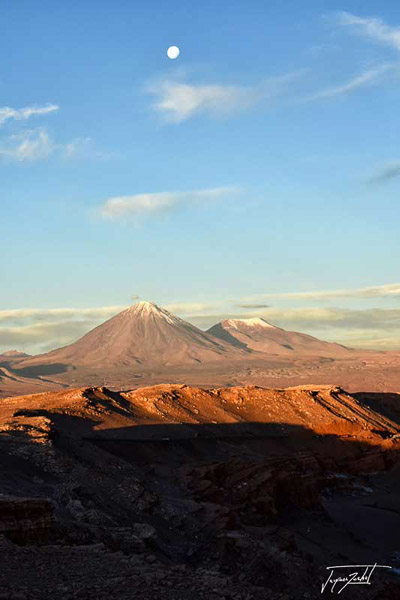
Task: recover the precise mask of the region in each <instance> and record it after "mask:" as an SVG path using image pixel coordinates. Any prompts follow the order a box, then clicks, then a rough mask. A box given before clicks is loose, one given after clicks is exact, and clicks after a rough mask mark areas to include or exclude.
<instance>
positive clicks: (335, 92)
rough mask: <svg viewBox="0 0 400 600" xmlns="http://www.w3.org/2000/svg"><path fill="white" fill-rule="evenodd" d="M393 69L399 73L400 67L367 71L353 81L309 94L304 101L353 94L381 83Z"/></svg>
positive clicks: (392, 66) (388, 65) (394, 66)
mask: <svg viewBox="0 0 400 600" xmlns="http://www.w3.org/2000/svg"><path fill="white" fill-rule="evenodd" d="M394 69H397V70H398V71H399V72H400V65H394V64H384V65H380V66H379V67H376V68H374V69H368V70H367V71H364V73H361V74H360V75H357V76H356V77H353V79H350V80H349V81H347V82H345V83H342V84H340V85H337V86H333V87H329V88H327V89H325V90H321V91H319V92H315V93H314V94H311V95H310V96H308V97H307V98H305V100H310V101H311V100H319V99H321V98H334V97H335V96H343V95H345V94H349V93H350V92H354V91H355V90H357V89H359V88H361V87H365V86H368V85H375V84H377V83H379V82H380V81H381V79H382V77H383V75H385V74H386V73H387V72H388V71H393V70H394Z"/></svg>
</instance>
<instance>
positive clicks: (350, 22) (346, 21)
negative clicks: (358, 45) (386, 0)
mask: <svg viewBox="0 0 400 600" xmlns="http://www.w3.org/2000/svg"><path fill="white" fill-rule="evenodd" d="M338 21H339V23H340V24H341V25H344V26H348V27H350V28H352V30H354V32H355V33H358V34H361V35H363V36H366V37H369V38H370V39H372V40H375V41H377V42H380V43H381V44H385V45H387V46H391V47H392V48H395V49H396V50H400V27H392V26H390V25H387V24H386V23H385V22H384V21H383V20H382V19H379V18H377V17H359V16H357V15H353V14H351V13H348V12H340V13H339V14H338Z"/></svg>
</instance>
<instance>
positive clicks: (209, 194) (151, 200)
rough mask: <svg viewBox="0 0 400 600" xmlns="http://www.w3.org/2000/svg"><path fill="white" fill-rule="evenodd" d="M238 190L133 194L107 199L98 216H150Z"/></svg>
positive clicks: (231, 188) (220, 188)
mask: <svg viewBox="0 0 400 600" xmlns="http://www.w3.org/2000/svg"><path fill="white" fill-rule="evenodd" d="M237 191H238V189H237V188H235V187H217V188H211V189H206V190H192V191H188V192H158V193H153V194H135V195H133V196H116V197H113V198H108V200H106V201H105V202H104V204H103V205H102V206H101V207H100V214H101V216H103V217H104V218H106V219H121V218H123V217H127V216H139V215H151V214H156V213H160V212H164V211H166V210H170V209H172V208H174V207H177V206H178V205H182V204H194V203H197V202H205V201H210V200H211V201H212V200H219V199H221V198H223V197H226V196H229V195H231V194H233V193H235V192H237Z"/></svg>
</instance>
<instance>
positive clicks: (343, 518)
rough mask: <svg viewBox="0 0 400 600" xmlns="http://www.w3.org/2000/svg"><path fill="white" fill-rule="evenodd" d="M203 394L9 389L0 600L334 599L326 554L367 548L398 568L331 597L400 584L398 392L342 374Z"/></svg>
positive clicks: (335, 557)
mask: <svg viewBox="0 0 400 600" xmlns="http://www.w3.org/2000/svg"><path fill="white" fill-rule="evenodd" d="M267 392H268V393H267ZM196 393H197V392H196V391H193V390H190V389H187V388H182V387H180V386H176V387H175V388H171V386H163V387H162V389H161V390H157V389H155V388H152V389H151V390H149V389H147V390H144V391H141V392H139V393H137V394H135V395H134V396H133V397H132V398H131V401H130V396H129V394H125V395H124V396H123V395H120V394H117V393H110V392H108V391H107V390H104V389H103V390H84V391H82V390H77V391H75V392H73V393H72V392H68V393H67V394H66V396H65V397H63V395H62V394H60V395H58V396H57V397H51V398H49V399H48V400H47V399H46V398H44V399H43V397H40V398H39V399H35V397H31V398H25V400H21V401H20V403H19V405H18V406H17V407H16V406H15V402H16V401H15V400H14V399H11V401H7V400H6V401H4V402H5V404H4V406H3V418H2V420H1V419H0V493H1V495H0V560H1V569H0V599H2V598H7V599H14V600H17V599H20V600H22V599H24V598H25V599H29V600H31V599H32V600H47V599H50V598H51V599H53V598H56V599H58V598H60V599H62V600H64V599H65V600H67V599H71V600H72V599H75V598H76V599H79V598H81V599H93V600H95V599H96V600H97V599H100V600H102V599H104V600H105V599H109V598H115V599H119V598H121V599H122V600H124V599H133V598H135V599H137V598H141V599H144V600H150V599H152V600H153V599H156V600H158V599H160V600H186V599H190V600H192V599H193V600H195V599H197V598H201V599H202V598H204V599H207V600H208V599H211V600H221V599H226V600H228V599H229V600H230V599H232V600H261V599H262V600H264V599H271V600H302V599H304V600H307V599H311V600H312V599H314V598H321V597H323V596H324V595H328V596H330V597H332V594H331V592H330V591H329V590H327V591H326V592H324V594H323V595H322V596H321V586H322V583H323V582H324V581H325V580H326V569H327V567H328V566H329V565H341V564H374V563H375V562H377V563H378V564H386V565H390V566H392V567H393V569H392V570H391V572H388V571H385V572H383V571H377V572H376V573H375V574H374V576H373V579H372V581H371V585H370V586H354V585H353V586H351V587H350V586H349V587H348V588H346V589H345V590H344V591H343V593H341V594H340V597H341V598H345V597H347V598H356V599H358V598H360V599H361V598H363V599H367V600H379V599H381V600H385V599H386V598H387V599H389V598H390V599H391V600H392V599H393V600H396V598H399V597H400V587H399V580H398V579H397V575H396V573H397V571H396V569H399V568H400V542H399V536H398V532H399V531H400V513H399V510H398V506H399V504H400V477H399V472H400V466H399V459H398V457H399V454H398V452H399V446H398V445H399V433H398V432H399V427H398V425H397V421H396V418H395V416H394V417H393V416H392V415H391V414H389V413H390V410H389V409H390V408H391V406H388V407H386V408H387V410H386V412H385V411H384V412H385V414H381V413H379V412H378V411H377V409H376V407H375V408H374V409H372V408H371V406H370V405H369V404H363V402H362V399H358V400H357V401H356V400H355V399H354V398H352V397H350V396H348V395H346V394H345V393H344V392H342V391H341V390H338V389H337V388H332V389H331V390H327V389H324V390H316V389H313V390H310V389H306V390H288V391H287V392H286V391H285V390H279V391H276V392H274V391H273V390H269V391H265V390H260V389H258V388H255V389H252V388H247V389H245V390H241V389H233V390H218V391H215V392H212V393H210V392H206V391H199V392H198V397H197V396H196ZM50 396H51V395H50ZM196 398H197V400H196ZM196 402H197V404H196ZM259 406H262V411H261V410H260V411H259V415H260V419H261V417H262V419H263V422H260V421H259V422H256V421H255V416H256V414H257V413H256V411H257V410H258V407H259ZM312 409H313V410H314V415H315V421H314V423H313V421H312V415H313V413H312ZM202 410H203V411H208V413H207V414H208V420H207V421H201V418H205V417H204V416H203V417H202V415H201V411H202ZM214 410H215V411H216V412H218V411H219V412H218V415H217V416H218V418H219V419H220V421H221V420H222V419H225V422H223V423H221V422H214V421H216V419H211V418H210V415H211V414H212V411H214ZM140 411H141V412H140ZM196 411H197V413H196ZM285 411H286V412H285ZM0 413H1V407H0ZM172 414H173V415H174V417H173V418H172V417H171V415H172ZM205 414H206V413H204V415H205ZM246 414H247V415H248V418H247V421H246V419H245V415H246ZM268 414H270V415H272V416H270V421H269V422H268ZM149 415H155V416H154V417H153V419H154V420H156V421H157V419H158V421H157V423H153V424H152V423H151V422H150V417H149ZM185 415H186V417H185ZM193 415H197V419H198V420H197V421H195V417H194V416H193ZM0 416H1V414H0ZM279 416H281V420H280V421H278V418H279ZM179 419H180V422H178V421H179ZM185 419H186V421H185ZM229 419H230V422H229ZM285 419H286V421H285ZM296 419H297V422H296ZM306 419H308V424H309V426H308V427H306V426H305V425H304V423H303V420H304V421H305V420H306ZM121 420H122V421H121ZM168 421H169V422H168ZM184 421H185V422H184ZM129 423H131V428H129V427H128V424H129ZM122 424H123V425H124V426H123V427H122ZM116 425H118V427H116Z"/></svg>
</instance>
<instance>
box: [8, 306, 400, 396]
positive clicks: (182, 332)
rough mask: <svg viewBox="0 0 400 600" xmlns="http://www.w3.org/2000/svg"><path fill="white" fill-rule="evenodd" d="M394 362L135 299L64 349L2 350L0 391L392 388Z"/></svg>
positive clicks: (261, 324)
mask: <svg viewBox="0 0 400 600" xmlns="http://www.w3.org/2000/svg"><path fill="white" fill-rule="evenodd" d="M399 363H400V355H399V354H398V353H384V352H380V353H379V352H375V353H373V352H367V351H358V350H354V349H351V348H347V347H345V346H341V345H340V344H336V343H332V342H326V341H322V340H319V339H317V338H315V337H312V336H310V335H306V334H304V333H299V332H295V331H286V330H285V329H282V328H281V327H276V326H275V325H273V324H271V323H268V322H267V321H266V320H264V319H262V318H260V317H253V318H247V319H246V318H245V319H226V320H223V321H221V322H220V323H217V324H216V325H214V326H212V327H211V328H210V329H208V330H207V331H202V330H201V329H199V328H197V327H196V326H194V325H193V324H191V323H189V322H187V321H185V320H183V319H181V318H179V317H177V316H175V315H173V314H172V313H170V312H169V311H167V310H165V309H164V308H161V307H159V306H157V305H156V304H154V303H153V302H138V303H136V304H134V305H133V306H131V307H129V308H127V309H126V310H124V311H122V312H121V313H119V314H117V315H116V316H114V317H112V318H111V319H109V320H107V321H106V322H105V323H102V324H101V325H99V326H98V327H96V328H94V329H93V330H91V331H89V332H88V333H86V335H84V336H83V337H81V338H80V339H78V340H77V341H76V342H74V343H72V344H70V345H68V346H65V347H63V348H59V349H56V350H52V351H51V352H47V353H45V354H41V355H37V356H28V355H25V354H23V353H19V352H17V351H9V352H6V353H3V354H2V355H0V396H3V397H4V396H7V395H9V396H11V395H13V394H21V393H33V392H35V391H42V390H43V389H49V390H51V389H60V388H66V387H70V386H85V385H107V386H109V387H111V388H113V389H121V388H122V387H124V388H128V387H129V388H135V387H137V386H138V385H143V384H159V383H187V384H190V385H200V386H208V387H210V386H216V385H224V386H231V385H246V384H255V385H263V386H271V385H272V386H276V385H277V384H279V385H282V386H285V385H294V384H306V383H321V384H325V383H338V384H340V385H342V386H346V387H347V388H348V389H354V390H359V389H365V388H366V386H368V388H367V389H369V391H372V390H374V389H378V388H379V390H387V391H391V390H392V389H393V388H394V386H395V384H396V382H397V381H398V368H399Z"/></svg>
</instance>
